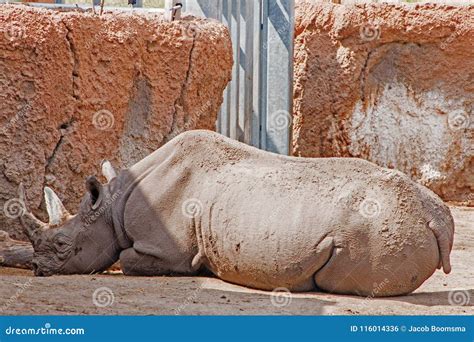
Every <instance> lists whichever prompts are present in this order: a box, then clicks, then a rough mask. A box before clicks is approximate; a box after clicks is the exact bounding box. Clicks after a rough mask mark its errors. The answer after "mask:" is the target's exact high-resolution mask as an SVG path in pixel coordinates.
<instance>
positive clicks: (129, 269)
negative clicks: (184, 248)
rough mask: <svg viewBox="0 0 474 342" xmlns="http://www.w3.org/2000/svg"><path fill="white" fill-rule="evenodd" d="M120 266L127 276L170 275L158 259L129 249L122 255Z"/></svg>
mask: <svg viewBox="0 0 474 342" xmlns="http://www.w3.org/2000/svg"><path fill="white" fill-rule="evenodd" d="M120 264H121V266H122V271H123V273H124V274H125V275H130V276H160V275H166V274H169V273H170V270H169V269H168V268H167V267H165V265H163V261H162V260H160V259H159V258H157V257H154V256H151V255H147V254H143V253H140V252H137V251H136V250H135V249H133V248H128V249H125V250H123V251H122V252H121V253H120Z"/></svg>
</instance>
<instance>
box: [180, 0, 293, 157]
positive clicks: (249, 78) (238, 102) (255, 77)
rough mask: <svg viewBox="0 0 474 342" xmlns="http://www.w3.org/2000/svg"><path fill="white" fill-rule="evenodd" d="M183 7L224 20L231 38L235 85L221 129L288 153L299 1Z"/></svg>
mask: <svg viewBox="0 0 474 342" xmlns="http://www.w3.org/2000/svg"><path fill="white" fill-rule="evenodd" d="M175 2H178V1H175ZM181 3H183V6H184V8H183V10H184V12H185V13H186V12H188V13H191V14H194V15H198V16H204V17H208V18H214V19H217V20H219V21H221V22H222V23H224V24H225V25H226V26H227V27H228V28H229V31H230V34H231V37H232V45H233V50H234V51H233V54H234V67H233V70H232V81H231V83H230V84H229V85H228V87H227V88H226V90H225V92H224V99H223V104H222V108H221V111H220V115H219V119H218V121H217V131H218V132H220V133H222V134H224V135H226V136H228V137H231V138H233V139H237V140H239V141H243V142H245V143H247V144H250V145H253V146H256V147H258V148H261V149H265V150H268V151H272V152H276V153H280V154H289V152H290V144H291V125H292V106H293V103H292V99H293V29H294V0H185V1H184V2H183V1H181Z"/></svg>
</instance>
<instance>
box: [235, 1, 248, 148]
mask: <svg viewBox="0 0 474 342" xmlns="http://www.w3.org/2000/svg"><path fill="white" fill-rule="evenodd" d="M247 7H248V6H246V0H241V1H240V15H239V22H240V24H239V27H240V30H239V43H238V44H239V45H238V46H239V112H238V115H239V117H238V119H237V125H238V127H237V140H239V141H242V142H244V141H245V119H246V112H245V109H246V108H245V85H246V84H245V78H246V74H247V51H246V46H245V42H246V36H247V32H246V30H247V25H246V22H247V18H246V12H247V11H246V8H247Z"/></svg>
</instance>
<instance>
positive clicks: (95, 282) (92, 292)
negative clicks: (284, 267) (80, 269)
mask: <svg viewBox="0 0 474 342" xmlns="http://www.w3.org/2000/svg"><path fill="white" fill-rule="evenodd" d="M451 210H452V213H453V215H454V218H455V221H456V235H455V241H454V250H453V252H452V254H451V256H452V265H453V271H452V273H451V274H449V275H445V274H444V273H442V272H440V271H437V272H436V273H435V274H434V275H433V276H432V277H431V278H430V279H428V281H426V282H425V284H423V285H422V286H421V287H420V288H419V289H418V290H417V291H415V292H414V293H412V294H410V295H408V296H401V297H392V298H383V299H375V298H362V297H354V296H341V295H331V294H325V293H302V294H291V295H288V294H281V295H280V296H277V295H275V294H272V293H270V292H264V291H257V290H251V289H247V288H244V287H241V286H236V285H232V284H228V283H225V282H223V281H220V280H218V279H214V278H202V277H195V278H189V277H125V276H123V275H121V274H104V275H89V276H55V277H49V278H35V277H32V273H31V272H29V271H25V270H19V269H11V268H1V269H0V285H1V286H0V314H6V315H40V314H41V315H72V314H79V315H81V314H94V315H102V314H103V315H252V314H268V315H273V314H274V315H282V314H284V315H393V314H395V315H399V314H400V315H438V314H460V315H466V314H470V315H473V314H474V268H473V267H472V265H473V260H474V208H467V207H455V206H451Z"/></svg>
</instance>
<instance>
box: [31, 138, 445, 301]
mask: <svg viewBox="0 0 474 342" xmlns="http://www.w3.org/2000/svg"><path fill="white" fill-rule="evenodd" d="M90 184H91V183H90V182H89V187H90V189H89V191H90V195H86V196H85V200H84V201H83V204H82V205H81V209H80V211H84V210H86V209H84V208H85V207H87V203H88V199H89V198H92V203H94V199H97V198H99V199H100V198H101V196H102V197H103V198H106V199H107V200H106V201H104V200H103V201H102V203H101V204H100V206H99V207H100V208H105V209H103V210H102V213H101V214H100V215H102V214H103V215H102V216H104V217H105V218H104V219H103V220H101V219H100V217H99V219H97V220H96V221H94V222H92V223H91V224H90V225H89V226H88V227H87V228H86V229H87V230H92V231H94V230H100V231H103V232H104V233H102V234H106V233H105V232H107V231H109V230H110V231H112V233H111V234H109V235H107V237H106V235H102V236H101V237H98V238H96V239H95V242H96V243H97V244H100V243H101V242H100V241H102V240H104V239H105V240H107V239H114V242H113V243H112V245H113V247H111V249H109V250H108V253H107V254H108V255H110V256H111V257H110V260H109V262H101V263H98V264H97V265H95V270H98V269H100V268H104V267H106V266H107V265H109V264H110V263H112V262H114V261H116V259H117V258H118V257H119V258H120V262H121V264H122V267H123V270H124V273H125V274H129V275H164V274H168V275H170V274H171V275H173V274H184V275H195V274H198V272H199V271H200V270H204V269H207V270H210V271H211V272H212V273H214V274H215V275H216V276H217V277H219V278H221V279H223V280H226V281H229V282H232V283H236V284H240V285H244V286H248V287H253V288H257V289H263V290H273V289H275V288H279V287H284V288H287V289H289V290H291V291H310V290H316V289H322V290H324V291H328V292H333V293H343V294H357V295H364V296H392V295H400V294H406V293H409V292H411V291H413V290H415V289H416V288H418V287H419V286H420V285H421V284H422V283H423V282H424V281H425V280H426V279H428V278H429V277H430V276H431V275H432V274H433V273H434V271H435V270H436V268H437V267H438V268H440V267H441V266H442V267H443V268H444V271H445V272H446V273H449V271H450V267H451V266H450V262H449V254H450V251H451V248H452V242H453V235H454V223H453V219H452V216H451V214H450V211H449V208H448V207H447V206H446V205H445V204H444V203H443V202H442V201H441V200H440V199H439V197H438V196H437V195H435V194H434V193H433V192H431V191H430V190H428V189H427V188H425V187H423V186H421V185H419V184H417V183H415V182H413V181H412V180H410V179H409V178H408V177H407V176H405V175H404V174H402V173H400V172H398V171H395V170H389V169H385V168H381V167H378V166H376V165H375V164H372V163H370V162H367V161H364V160H361V159H355V158H297V157H288V156H282V155H277V154H273V153H269V152H265V151H262V150H258V149H256V148H253V147H251V146H248V145H245V144H242V143H240V142H237V141H234V140H231V139H228V138H226V137H224V136H221V135H219V134H217V133H213V132H209V131H190V132H186V133H183V134H181V135H179V136H177V137H176V138H174V139H173V140H171V141H170V142H168V143H167V144H166V145H164V146H163V147H161V148H160V149H158V150H157V151H155V152H154V153H152V154H151V155H149V156H148V157H146V158H145V159H143V160H142V161H140V162H138V163H137V164H135V165H134V166H132V167H131V168H129V169H126V170H122V171H121V172H119V174H118V176H116V177H115V176H114V178H113V179H111V180H110V182H109V183H107V184H104V185H98V186H97V187H94V186H93V185H92V186H91V185H90ZM91 189H92V190H91ZM94 189H95V190H94ZM94 191H95V192H94ZM98 202H100V201H98ZM104 203H105V204H106V206H104ZM96 206H98V204H96ZM87 210H89V213H90V210H91V209H90V208H88V209H87ZM87 210H86V211H87ZM85 217H87V215H84V214H83V213H82V214H81V212H80V213H79V215H76V216H75V217H72V218H71V217H69V218H68V219H67V220H66V221H65V223H64V224H63V225H62V226H59V227H58V228H49V229H47V230H46V229H45V228H43V229H44V231H45V232H46V233H48V234H49V235H48V236H43V238H42V239H40V240H42V243H41V244H43V245H44V244H46V243H47V241H51V240H54V236H55V235H57V234H62V236H64V235H69V238H70V241H71V242H70V243H69V244H71V245H75V250H76V253H75V254H74V253H70V254H72V256H68V257H67V258H63V259H65V261H62V262H58V265H59V264H61V265H60V267H59V266H58V267H57V268H58V269H59V271H58V270H52V267H51V265H49V266H47V267H46V266H44V265H43V266H42V265H39V264H41V260H43V261H42V262H43V263H44V262H45V261H44V260H45V258H44V253H45V252H44V251H45V248H42V251H43V252H42V251H40V250H41V248H40V247H38V248H35V251H36V252H35V255H36V254H38V258H37V262H36V264H37V265H36V267H37V268H43V269H48V270H49V271H48V275H49V274H52V273H85V272H90V271H91V269H90V268H81V267H78V264H79V261H78V260H80V259H77V258H79V257H80V255H81V251H82V248H81V249H80V250H79V252H77V250H78V247H77V246H78V245H79V244H81V243H82V244H86V243H87V241H86V239H84V237H83V235H84V234H83V233H78V232H77V226H78V222H82V223H83V222H84V221H85V220H86V219H85ZM98 225H99V226H101V227H97V226H98ZM72 226H74V227H72ZM72 231H74V232H75V233H74V234H72V233H70V232H72ZM45 232H43V233H41V234H46V233H45ZM29 236H32V241H33V245H34V246H35V241H37V240H38V238H36V240H35V237H34V234H33V233H32V232H31V231H30V233H29ZM41 236H42V235H41ZM88 236H89V237H90V238H92V239H94V234H93V233H90V234H89V235H88ZM79 240H80V242H79ZM45 241H46V242H45ZM36 245H38V243H36ZM62 252H63V254H64V251H62ZM88 253H91V252H90V251H89V252H88ZM41 254H43V258H41ZM68 255H69V254H68ZM75 258H76V259H75ZM72 259H75V260H72ZM83 259H87V258H85V257H84V256H82V259H81V260H83ZM113 259H115V260H113Z"/></svg>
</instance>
